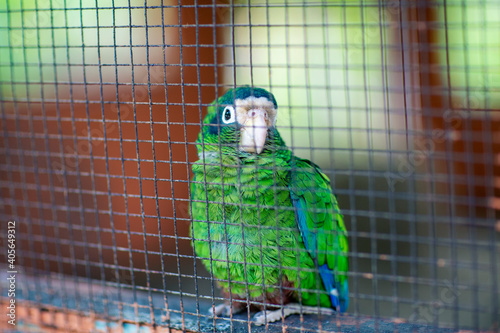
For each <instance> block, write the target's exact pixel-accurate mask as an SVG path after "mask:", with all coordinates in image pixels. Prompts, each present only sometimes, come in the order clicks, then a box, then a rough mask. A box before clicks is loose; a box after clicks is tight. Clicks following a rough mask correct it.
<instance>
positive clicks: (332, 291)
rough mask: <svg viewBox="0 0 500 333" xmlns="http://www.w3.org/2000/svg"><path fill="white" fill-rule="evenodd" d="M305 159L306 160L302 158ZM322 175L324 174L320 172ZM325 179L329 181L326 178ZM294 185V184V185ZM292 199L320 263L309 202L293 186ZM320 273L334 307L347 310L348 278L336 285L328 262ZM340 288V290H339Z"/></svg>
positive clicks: (308, 246) (301, 227)
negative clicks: (309, 224) (310, 226)
mask: <svg viewBox="0 0 500 333" xmlns="http://www.w3.org/2000/svg"><path fill="white" fill-rule="evenodd" d="M302 161H304V160H302ZM307 162H308V163H309V164H310V165H311V166H312V167H313V168H314V169H315V170H318V168H319V167H317V166H316V165H314V164H312V162H309V161H307ZM320 175H321V176H323V175H322V174H321V173H320ZM325 181H327V180H326V179H325ZM292 187H293V185H292ZM290 193H291V199H292V204H293V207H294V208H295V220H296V222H297V225H298V227H299V230H300V234H301V236H302V240H303V242H304V245H305V247H306V249H307V250H308V252H309V254H310V255H311V257H312V258H313V259H314V261H315V263H316V265H318V258H317V256H318V244H317V242H318V238H317V236H316V235H317V234H316V231H315V230H310V229H309V227H308V225H307V211H308V209H307V202H306V199H305V198H304V197H303V196H302V195H299V194H298V193H297V192H296V191H294V189H293V188H291V191H290ZM318 270H319V275H320V277H321V281H322V282H323V285H324V287H325V290H326V291H327V292H328V294H329V297H330V300H331V303H332V307H333V308H334V309H336V310H337V311H340V312H345V311H346V309H347V307H348V305H349V298H348V294H349V289H348V285H347V280H344V282H343V283H342V285H341V286H337V285H336V279H335V274H334V271H333V269H331V268H330V267H328V264H327V263H325V264H323V265H322V266H319V267H318ZM339 288H340V290H339Z"/></svg>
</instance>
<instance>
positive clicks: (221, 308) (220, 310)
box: [208, 304, 244, 317]
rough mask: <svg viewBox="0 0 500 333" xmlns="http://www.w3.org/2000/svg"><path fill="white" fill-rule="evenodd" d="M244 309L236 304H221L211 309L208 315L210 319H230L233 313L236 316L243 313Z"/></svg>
mask: <svg viewBox="0 0 500 333" xmlns="http://www.w3.org/2000/svg"><path fill="white" fill-rule="evenodd" d="M243 309H244V306H243V307H242V306H238V305H234V304H233V306H230V305H228V304H219V305H216V306H214V307H211V308H210V309H209V310H208V315H209V316H210V317H230V316H231V313H232V314H233V315H234V314H237V313H240V312H241V311H243Z"/></svg>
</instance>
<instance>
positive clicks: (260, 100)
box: [234, 96, 278, 126]
mask: <svg viewBox="0 0 500 333" xmlns="http://www.w3.org/2000/svg"><path fill="white" fill-rule="evenodd" d="M234 106H235V107H236V119H237V120H238V122H239V123H240V124H243V123H245V120H246V118H247V112H248V111H249V110H251V109H260V110H265V111H267V115H268V117H269V118H268V121H269V123H268V125H269V126H274V125H276V115H277V113H278V110H276V109H275V108H274V103H273V102H271V101H270V100H268V99H267V98H265V97H254V96H250V97H247V98H245V99H236V100H235V101H234Z"/></svg>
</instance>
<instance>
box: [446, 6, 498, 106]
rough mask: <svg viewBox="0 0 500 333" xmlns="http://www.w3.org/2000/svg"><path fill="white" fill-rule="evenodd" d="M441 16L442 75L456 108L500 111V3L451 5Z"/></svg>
mask: <svg viewBox="0 0 500 333" xmlns="http://www.w3.org/2000/svg"><path fill="white" fill-rule="evenodd" d="M439 15H440V16H439V22H440V25H439V27H440V29H438V33H439V35H438V36H439V47H440V50H439V54H440V62H441V65H442V67H441V71H442V73H443V83H444V85H445V86H446V87H447V89H449V90H450V91H451V95H452V98H453V99H452V103H453V106H454V107H455V108H463V109H491V108H499V107H500V2H496V3H495V2H494V1H487V2H482V1H461V2H458V1H451V2H449V3H448V4H447V5H446V7H444V6H443V7H440V13H439ZM446 42H448V44H446ZM448 61H449V63H448ZM447 65H448V66H447ZM448 74H449V82H448Z"/></svg>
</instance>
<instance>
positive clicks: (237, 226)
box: [191, 86, 349, 325]
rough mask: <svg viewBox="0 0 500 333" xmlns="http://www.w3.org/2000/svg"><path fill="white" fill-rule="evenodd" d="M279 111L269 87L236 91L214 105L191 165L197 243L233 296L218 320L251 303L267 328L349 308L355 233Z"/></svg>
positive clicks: (215, 311) (256, 319) (213, 312)
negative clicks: (283, 126)
mask: <svg viewBox="0 0 500 333" xmlns="http://www.w3.org/2000/svg"><path fill="white" fill-rule="evenodd" d="M277 109H278V105H277V103H276V100H275V98H274V96H273V95H272V94H271V93H269V92H268V91H266V90H264V89H262V88H257V87H250V86H242V87H238V88H236V89H230V90H228V91H227V92H226V93H225V94H224V95H223V96H222V97H220V98H219V99H217V100H215V101H214V102H213V103H212V104H211V105H210V106H209V107H208V114H207V115H206V117H205V119H204V121H203V124H202V129H201V131H200V134H199V137H198V140H197V141H196V146H197V149H198V156H199V160H198V161H197V162H195V163H194V164H193V165H192V170H193V174H194V177H193V180H192V183H191V214H192V224H191V232H192V236H193V242H192V245H193V248H194V250H195V253H196V256H197V258H199V259H201V260H202V261H203V263H204V265H205V266H206V268H207V269H208V271H209V272H211V274H212V275H213V277H214V278H215V279H216V281H217V282H218V284H219V286H220V287H221V288H222V289H223V292H224V293H225V295H226V296H227V299H228V302H227V303H226V304H221V305H218V306H215V307H213V308H212V309H210V314H211V315H213V316H219V315H230V313H231V312H232V313H237V312H239V311H242V310H244V309H245V308H246V307H247V306H248V307H250V308H251V309H257V310H262V311H261V312H259V313H257V314H256V315H255V316H254V318H253V320H254V323H256V324H258V325H262V324H264V323H266V322H272V321H277V320H279V319H281V318H282V317H284V316H287V315H289V314H295V313H316V314H318V313H320V314H332V313H334V312H335V311H338V312H344V311H346V309H347V307H348V303H349V298H348V293H349V291H348V285H347V271H348V266H349V264H348V258H347V252H348V245H347V231H346V228H345V225H344V221H343V217H342V215H341V213H340V210H339V207H338V204H337V200H336V198H335V196H334V195H333V193H332V190H331V187H330V180H329V179H328V177H327V176H326V175H325V174H323V173H322V172H321V170H320V168H319V167H318V166H317V165H315V164H314V163H312V162H311V161H309V160H306V159H302V158H299V157H296V156H294V155H293V153H292V151H291V150H290V149H288V148H287V146H286V145H285V142H284V141H283V139H282V138H281V136H280V134H279V132H278V130H277V129H276V116H277ZM270 309H273V310H270Z"/></svg>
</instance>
